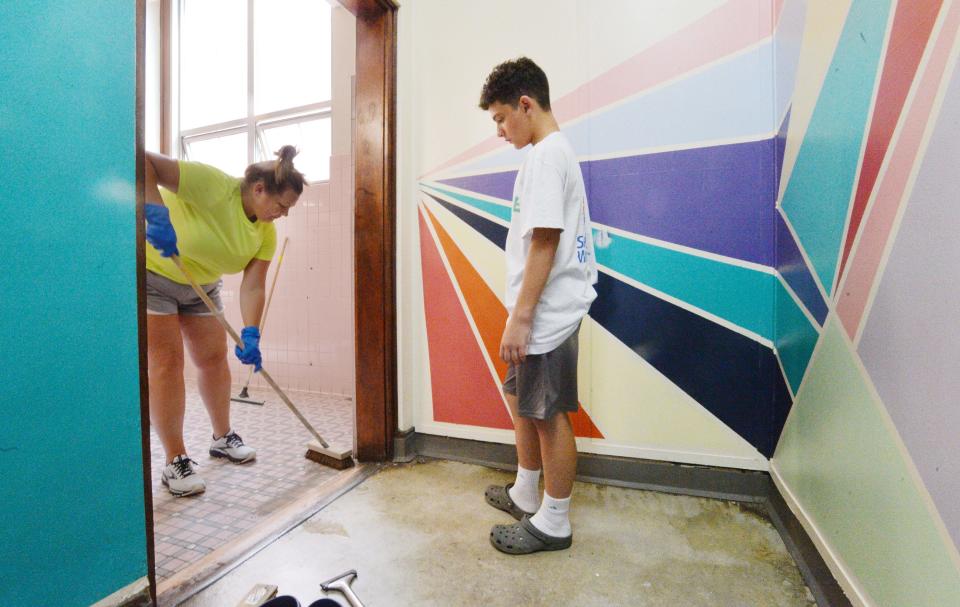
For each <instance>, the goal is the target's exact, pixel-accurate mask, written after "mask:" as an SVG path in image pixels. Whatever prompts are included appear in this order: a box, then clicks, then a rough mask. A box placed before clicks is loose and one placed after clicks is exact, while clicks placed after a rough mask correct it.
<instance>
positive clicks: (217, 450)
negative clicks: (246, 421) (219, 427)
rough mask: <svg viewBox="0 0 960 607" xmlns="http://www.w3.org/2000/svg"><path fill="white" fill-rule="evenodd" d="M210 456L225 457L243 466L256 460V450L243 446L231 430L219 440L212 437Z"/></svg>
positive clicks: (238, 436) (240, 439)
mask: <svg viewBox="0 0 960 607" xmlns="http://www.w3.org/2000/svg"><path fill="white" fill-rule="evenodd" d="M210 455H212V456H213V457H225V458H227V459H228V460H230V461H231V462H233V463H235V464H245V463H247V462H252V461H253V460H255V459H257V450H256V449H253V448H251V447H248V446H246V445H244V444H243V439H242V438H240V435H239V434H237V433H236V432H234V431H233V430H231V431H230V432H227V433H226V434H224V435H223V436H221V437H220V438H217V437H216V436H214V437H213V442H212V443H210Z"/></svg>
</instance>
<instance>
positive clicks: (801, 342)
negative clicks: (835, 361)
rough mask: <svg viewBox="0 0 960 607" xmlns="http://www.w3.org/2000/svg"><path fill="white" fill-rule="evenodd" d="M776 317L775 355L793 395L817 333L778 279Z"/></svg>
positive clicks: (805, 367)
mask: <svg viewBox="0 0 960 607" xmlns="http://www.w3.org/2000/svg"><path fill="white" fill-rule="evenodd" d="M776 317H777V338H776V340H775V345H776V348H777V356H778V357H779V358H780V364H781V365H783V369H784V371H785V372H786V374H787V381H788V382H789V383H790V388H791V389H792V390H793V393H794V394H796V393H797V390H799V389H800V382H801V381H802V380H803V375H804V373H806V371H807V365H808V364H809V363H810V357H811V356H812V355H813V349H814V348H815V347H816V345H817V339H819V337H820V334H819V332H818V331H817V329H816V327H815V326H814V325H813V324H811V323H810V320H809V319H808V318H807V317H806V315H805V314H804V313H803V311H802V310H801V309H800V307H799V306H797V303H796V301H794V299H793V298H792V297H790V294H789V293H787V290H786V289H785V288H784V287H783V284H781V283H780V281H779V280H778V281H777V286H776Z"/></svg>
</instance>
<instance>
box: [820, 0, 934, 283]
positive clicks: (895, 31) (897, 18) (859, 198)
mask: <svg viewBox="0 0 960 607" xmlns="http://www.w3.org/2000/svg"><path fill="white" fill-rule="evenodd" d="M942 4H943V1H942V0H931V1H930V2H899V3H897V10H896V14H895V15H894V17H893V26H892V27H891V30H890V40H889V42H888V44H887V54H886V57H885V59H884V63H883V73H882V74H881V76H880V87H879V89H878V90H877V104H876V107H875V108H874V110H873V121H872V122H871V124H870V133H869V134H868V136H867V147H866V149H865V150H864V155H863V166H862V167H861V169H860V181H859V183H857V193H856V195H855V196H854V199H853V208H852V209H851V211H850V225H849V227H848V229H847V234H846V240H845V241H844V244H843V256H842V257H841V259H840V269H839V273H838V274H837V276H843V269H844V267H845V266H846V265H847V259H848V258H849V257H850V250H851V249H852V248H853V241H854V240H855V239H856V237H857V231H858V230H859V229H860V224H861V223H862V222H863V214H864V211H866V208H867V202H869V200H870V194H871V193H872V192H873V186H874V185H875V184H876V181H877V175H878V174H879V173H880V167H881V165H883V159H884V157H885V156H886V154H887V149H888V148H889V147H890V140H891V138H892V137H893V131H894V130H895V129H896V126H897V122H898V121H899V119H900V114H901V112H902V111H903V105H904V103H905V102H906V99H907V94H908V93H909V92H910V84H911V83H912V82H913V79H914V77H915V76H916V74H917V67H918V66H919V65H920V59H921V57H923V50H924V49H925V48H926V47H927V42H928V41H929V40H930V32H931V31H932V30H933V25H934V23H936V21H937V14H939V12H940V6H941V5H942ZM838 282H839V281H838Z"/></svg>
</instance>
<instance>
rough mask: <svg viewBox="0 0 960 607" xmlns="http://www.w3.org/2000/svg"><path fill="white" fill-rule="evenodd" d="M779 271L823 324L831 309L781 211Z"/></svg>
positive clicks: (778, 252)
mask: <svg viewBox="0 0 960 607" xmlns="http://www.w3.org/2000/svg"><path fill="white" fill-rule="evenodd" d="M777 271H778V272H780V275H781V276H783V279H784V280H785V281H787V284H788V285H790V288H791V289H793V292H794V293H796V294H797V297H799V298H800V301H802V302H803V305H804V306H805V307H806V308H807V311H808V312H810V315H811V316H813V317H814V318H815V319H817V322H818V323H820V326H823V323H824V321H825V320H826V319H827V312H828V311H829V310H828V309H827V302H826V301H824V299H823V295H821V293H820V289H819V288H818V287H817V283H816V281H815V280H814V278H813V274H811V273H810V269H809V268H808V267H807V262H806V261H804V259H803V255H802V254H801V253H800V248H799V247H798V246H797V243H796V241H795V240H794V239H793V234H791V233H790V228H788V227H787V224H786V222H785V221H784V220H783V217H782V216H781V215H780V213H777Z"/></svg>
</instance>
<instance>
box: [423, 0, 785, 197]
mask: <svg viewBox="0 0 960 607" xmlns="http://www.w3.org/2000/svg"><path fill="white" fill-rule="evenodd" d="M782 8H783V0H776V1H775V2H770V0H730V1H729V2H727V3H726V4H724V5H723V6H721V7H719V8H717V9H716V10H714V11H713V12H711V13H708V14H707V15H705V16H703V17H702V18H700V19H699V20H697V21H695V22H693V23H691V24H690V25H688V26H686V27H685V28H683V29H682V30H680V31H678V32H677V33H675V34H673V35H672V36H669V37H667V38H665V39H664V40H661V41H659V42H657V43H655V44H654V45H653V46H650V47H648V48H646V49H644V50H643V51H641V52H640V53H638V54H637V55H634V56H633V57H632V58H630V59H627V60H626V61H624V62H623V63H621V64H620V65H618V66H616V67H614V68H612V69H610V70H608V71H607V72H604V73H603V74H601V75H600V76H598V77H596V78H594V79H593V80H591V81H589V82H587V83H585V84H583V85H581V86H580V87H578V88H576V89H574V90H573V91H571V92H570V93H568V94H566V95H564V96H563V97H561V98H559V99H557V100H555V101H554V102H553V113H554V115H555V116H556V118H557V120H558V121H559V122H560V123H566V122H569V121H571V120H575V119H577V118H579V117H580V116H583V115H584V114H587V113H590V112H593V111H595V110H597V109H600V108H602V107H604V106H607V105H610V104H612V103H615V102H617V101H620V100H621V99H625V98H627V97H630V96H632V95H635V94H637V93H639V92H641V91H643V90H645V89H648V88H651V87H653V86H656V85H658V84H661V83H663V82H666V81H668V80H671V79H673V78H677V77H678V76H681V75H683V74H684V73H686V72H689V71H690V70H693V69H696V68H698V67H700V66H702V65H705V64H707V63H711V62H713V61H716V60H718V59H720V58H722V57H725V56H727V55H729V54H731V53H735V52H737V51H739V50H741V49H743V48H746V47H748V46H750V45H751V44H754V43H756V42H759V41H760V40H763V39H764V38H768V37H769V36H770V35H771V34H772V31H773V26H774V24H775V23H776V21H777V19H778V18H779V15H780V12H781V10H782ZM500 145H502V143H501V142H500V139H499V138H498V137H496V136H494V137H490V138H489V139H485V140H484V141H482V142H480V143H478V144H477V145H475V146H473V147H471V148H469V149H468V150H466V151H465V152H462V153H461V154H458V155H457V156H454V157H453V158H451V159H450V160H448V161H446V162H444V163H443V164H441V165H439V166H437V167H435V168H433V169H432V170H430V171H427V172H426V173H424V174H423V175H421V176H420V178H421V179H422V178H423V177H426V176H429V175H432V174H434V173H437V172H439V171H441V170H443V169H446V168H448V167H451V166H454V165H457V164H460V163H462V162H465V161H467V160H470V159H472V158H475V157H477V156H481V155H483V154H485V153H487V152H490V151H491V150H494V149H496V148H498V147H499V146H500Z"/></svg>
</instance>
